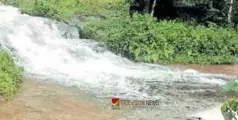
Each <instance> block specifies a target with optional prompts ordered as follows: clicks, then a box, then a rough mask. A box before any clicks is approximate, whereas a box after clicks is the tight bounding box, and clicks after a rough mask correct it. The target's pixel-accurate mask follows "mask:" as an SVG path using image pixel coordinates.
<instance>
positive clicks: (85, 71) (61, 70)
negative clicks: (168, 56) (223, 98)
mask: <svg viewBox="0 0 238 120" xmlns="http://www.w3.org/2000/svg"><path fill="white" fill-rule="evenodd" d="M0 45H2V47H5V48H8V49H9V50H11V51H12V53H13V54H14V55H15V56H16V58H17V60H18V63H19V64H20V65H22V66H24V68H25V71H26V74H32V75H35V76H36V77H43V78H47V79H50V80H52V81H56V82H58V83H60V84H63V85H66V86H77V87H78V88H80V89H82V90H85V91H88V92H91V93H94V94H97V95H99V96H110V97H113V96H118V97H133V98H138V99H139V98H151V99H160V98H165V99H166V98H167V97H166V96H165V95H164V94H163V93H160V90H155V91H156V92H151V91H150V89H151V88H150V85H149V83H151V82H146V81H153V82H158V83H156V84H161V83H163V84H170V83H174V82H181V83H185V84H189V83H192V84H195V85H199V84H202V83H209V84H224V83H225V82H224V81H223V80H222V79H219V77H214V75H213V76H211V75H208V74H201V73H198V72H196V71H191V70H187V71H173V70H171V69H170V68H167V67H164V66H160V65H151V64H137V63H133V62H131V61H129V60H127V59H125V58H122V57H120V56H117V55H115V54H113V53H111V52H109V51H104V52H100V53H99V52H96V51H95V50H94V49H99V48H98V47H97V42H94V41H93V40H84V39H64V38H63V37H61V35H60V31H59V30H58V29H57V26H56V25H55V24H54V23H53V22H51V21H49V20H47V19H44V18H40V17H32V16H28V15H22V14H20V11H19V10H18V9H17V8H13V7H10V6H0ZM154 89H156V88H153V90H154ZM161 89H162V88H161ZM163 89H164V88H163ZM165 90H166V88H165ZM116 91H117V92H116Z"/></svg>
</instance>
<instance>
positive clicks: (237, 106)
mask: <svg viewBox="0 0 238 120" xmlns="http://www.w3.org/2000/svg"><path fill="white" fill-rule="evenodd" d="M221 112H222V115H223V116H224V118H225V120H237V119H238V101H237V100H236V99H228V100H227V101H226V102H225V103H224V104H223V105H222V107H221Z"/></svg>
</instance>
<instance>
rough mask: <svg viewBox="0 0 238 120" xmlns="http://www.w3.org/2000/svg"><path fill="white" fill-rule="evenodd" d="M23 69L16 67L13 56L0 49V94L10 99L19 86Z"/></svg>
mask: <svg viewBox="0 0 238 120" xmlns="http://www.w3.org/2000/svg"><path fill="white" fill-rule="evenodd" d="M22 77H23V69H22V68H20V67H18V66H17V65H16V64H15V63H14V60H13V57H12V56H11V55H10V54H9V53H8V52H6V51H3V50H0V96H2V97H4V98H7V99H10V98H11V97H13V96H14V95H15V94H16V93H17V92H18V91H19V88H20V84H21V80H22Z"/></svg>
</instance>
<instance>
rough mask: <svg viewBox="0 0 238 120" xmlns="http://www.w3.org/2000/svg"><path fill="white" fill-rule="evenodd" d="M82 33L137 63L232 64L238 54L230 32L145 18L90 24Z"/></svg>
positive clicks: (237, 39) (234, 36)
mask: <svg viewBox="0 0 238 120" xmlns="http://www.w3.org/2000/svg"><path fill="white" fill-rule="evenodd" d="M85 34H87V36H89V37H90V38H94V39H96V40H99V41H102V42H105V43H106V44H107V46H108V47H109V48H110V50H112V51H113V52H116V53H120V54H122V55H123V56H126V57H129V58H131V59H133V60H136V61H138V62H149V63H160V64H161V63H166V64H168V63H200V64H222V63H225V64H231V63H234V62H235V61H236V56H237V53H238V51H237V50H238V34H237V32H236V31H235V30H233V29H225V28H219V27H209V28H206V27H204V26H199V25H197V26H195V25H191V24H186V23H183V22H179V21H160V22H157V21H156V20H155V19H154V18H152V17H150V16H147V15H135V16H134V17H133V18H130V17H128V16H121V17H118V18H112V19H110V20H103V21H100V22H93V23H89V24H88V25H86V27H85Z"/></svg>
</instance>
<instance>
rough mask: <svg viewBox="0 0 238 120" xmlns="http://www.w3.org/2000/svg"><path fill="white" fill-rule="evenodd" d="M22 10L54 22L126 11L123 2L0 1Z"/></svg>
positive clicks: (108, 0)
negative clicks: (79, 16)
mask: <svg viewBox="0 0 238 120" xmlns="http://www.w3.org/2000/svg"><path fill="white" fill-rule="evenodd" d="M0 2H2V3H4V4H10V5H14V6H17V7H19V8H21V9H22V11H23V12H24V13H27V14H30V15H34V16H42V17H47V18H51V19H56V20H68V19H70V18H71V17H72V16H74V15H81V16H82V15H86V16H88V15H94V16H102V17H107V16H110V15H112V16H114V15H117V13H121V12H120V11H123V10H126V3H125V2H124V0H0Z"/></svg>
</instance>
